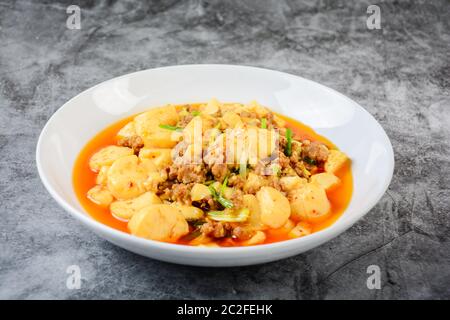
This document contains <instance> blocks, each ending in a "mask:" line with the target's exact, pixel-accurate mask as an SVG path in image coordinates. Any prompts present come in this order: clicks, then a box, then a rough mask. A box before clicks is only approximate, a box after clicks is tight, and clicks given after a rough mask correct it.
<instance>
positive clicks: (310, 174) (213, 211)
mask: <svg viewBox="0 0 450 320" xmlns="http://www.w3.org/2000/svg"><path fill="white" fill-rule="evenodd" d="M73 181H74V188H75V191H76V194H77V196H78V198H79V200H80V202H81V204H82V206H83V207H84V208H85V209H86V211H87V212H88V213H89V214H91V215H92V216H93V217H94V218H95V219H97V220H99V221H101V222H102V223H104V224H106V225H109V226H111V227H113V228H116V229H119V230H122V231H124V232H128V233H131V234H132V235H135V236H137V237H142V238H146V239H152V240H157V241H164V242H171V243H177V244H185V245H193V246H206V247H230V246H249V245H258V244H264V243H271V242H276V241H283V240H288V239H294V238H299V237H304V236H307V235H309V234H311V233H313V232H316V231H318V230H321V229H323V228H326V227H327V226H329V225H331V224H332V223H333V222H334V221H336V219H338V218H339V216H340V215H341V214H342V212H343V211H344V210H345V208H346V206H347V205H348V203H349V201H350V198H351V193H352V176H351V165H350V160H349V158H348V157H347V156H346V155H345V154H344V153H343V152H341V151H339V150H338V149H337V148H336V147H335V146H334V145H333V144H332V143H331V142H330V141H328V140H327V139H325V138H324V137H322V136H320V135H318V134H317V133H315V132H314V131H313V130H312V129H311V128H309V127H307V126H305V125H303V124H301V123H299V122H297V121H295V120H293V119H289V118H287V117H285V116H283V115H280V114H277V113H275V112H272V111H271V110H270V109H268V108H266V107H263V106H261V105H260V104H258V103H257V102H250V103H248V104H241V103H221V102H219V101H217V100H215V99H212V100H211V101H209V102H207V103H194V104H186V105H167V106H164V107H159V108H153V109H149V110H148V111H146V112H143V113H140V114H138V115H135V116H133V117H130V118H127V119H124V120H122V121H119V122H118V123H115V124H113V125H112V126H110V127H108V128H106V129H105V130H104V131H102V132H100V133H99V134H98V135H97V136H95V137H94V138H93V139H92V140H91V141H90V142H89V143H88V144H87V145H86V147H85V148H84V149H83V150H82V151H81V153H80V155H79V157H78V159H77V161H76V163H75V167H74V173H73Z"/></svg>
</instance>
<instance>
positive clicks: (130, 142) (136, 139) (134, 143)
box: [117, 135, 144, 155]
mask: <svg viewBox="0 0 450 320" xmlns="http://www.w3.org/2000/svg"><path fill="white" fill-rule="evenodd" d="M117 144H118V145H119V146H121V147H128V148H131V149H133V151H134V154H136V155H137V154H139V151H140V150H141V149H142V148H143V147H144V140H142V138H141V137H140V136H136V135H135V136H131V137H124V138H122V139H120V140H119V141H118V142H117Z"/></svg>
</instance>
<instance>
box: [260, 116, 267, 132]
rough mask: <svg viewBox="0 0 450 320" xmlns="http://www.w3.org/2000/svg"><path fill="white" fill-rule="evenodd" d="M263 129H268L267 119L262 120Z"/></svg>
mask: <svg viewBox="0 0 450 320" xmlns="http://www.w3.org/2000/svg"><path fill="white" fill-rule="evenodd" d="M261 128H262V129H267V119H266V118H262V119H261Z"/></svg>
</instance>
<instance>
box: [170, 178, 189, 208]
mask: <svg viewBox="0 0 450 320" xmlns="http://www.w3.org/2000/svg"><path fill="white" fill-rule="evenodd" d="M191 188H192V185H188V184H184V183H176V184H174V185H172V189H171V192H172V193H171V196H170V199H171V200H172V201H176V202H180V203H183V204H185V205H191V195H190V191H191Z"/></svg>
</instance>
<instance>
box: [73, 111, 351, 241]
mask: <svg viewBox="0 0 450 320" xmlns="http://www.w3.org/2000/svg"><path fill="white" fill-rule="evenodd" d="M278 116H280V117H281V118H283V119H284V120H285V121H286V126H287V127H289V128H291V129H292V131H293V132H294V133H295V138H296V139H299V140H303V139H309V140H311V141H321V142H323V143H325V144H326V145H327V146H328V147H333V148H335V146H334V144H333V143H332V142H331V141H329V140H328V139H326V138H325V137H323V136H320V135H318V134H317V133H316V132H315V131H314V130H313V129H312V128H310V127H308V126H306V125H304V124H302V123H300V122H298V121H296V120H294V119H291V118H288V117H286V116H284V115H278ZM134 117H135V115H134V116H131V117H128V118H126V119H122V120H120V121H118V122H116V123H114V124H112V125H110V126H108V127H107V128H105V129H104V130H102V131H101V132H100V133H98V134H97V135H96V136H95V137H93V138H92V139H91V140H90V141H89V142H88V143H87V144H86V146H85V147H84V148H83V149H82V150H81V152H80V154H79V155H78V158H77V159H76V161H75V165H74V169H73V187H74V190H75V194H76V195H77V198H78V200H79V201H80V203H81V205H82V207H83V208H84V209H85V210H86V211H87V212H88V213H89V214H90V215H91V216H92V218H94V219H95V220H97V221H99V222H101V223H103V224H105V225H107V226H109V227H111V228H114V229H117V230H120V231H123V232H126V233H129V231H128V228H127V222H125V221H122V220H119V219H117V218H115V217H114V216H113V215H112V214H111V213H110V212H109V208H107V207H101V206H99V205H97V204H95V203H93V202H92V201H90V200H89V199H88V198H87V196H86V194H87V192H88V190H89V189H91V188H92V187H93V186H95V179H96V175H97V174H96V173H95V172H93V171H91V170H90V168H89V159H90V157H91V156H92V155H93V154H94V153H95V152H97V151H98V150H100V149H101V148H103V147H106V146H108V145H112V144H116V143H117V138H116V136H117V132H118V131H119V130H120V129H121V128H122V127H123V126H125V125H126V124H127V123H128V122H130V121H131V120H132V119H133V118H134ZM336 175H337V176H338V177H339V178H340V179H341V183H340V185H339V186H338V187H337V188H334V189H333V190H331V191H328V192H327V196H328V199H329V200H330V203H331V214H330V216H329V217H328V218H327V219H326V220H324V221H322V222H320V223H316V224H312V226H313V232H317V231H319V230H322V229H324V228H326V227H328V226H330V225H332V224H333V223H334V222H335V221H336V220H337V219H338V218H339V217H340V216H341V215H342V213H343V212H344V210H345V208H346V207H347V206H348V204H349V202H350V199H351V196H352V192H353V179H352V172H351V164H350V163H349V164H347V165H346V166H344V167H343V168H341V169H340V170H339V172H337V173H336ZM266 235H267V238H266V241H265V243H272V242H278V241H283V240H289V239H290V238H289V237H288V236H287V232H286V231H285V230H283V229H269V230H266ZM179 244H186V243H183V242H182V241H179ZM219 244H220V245H221V246H239V242H236V241H234V240H232V239H226V240H222V241H220V242H219Z"/></svg>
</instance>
